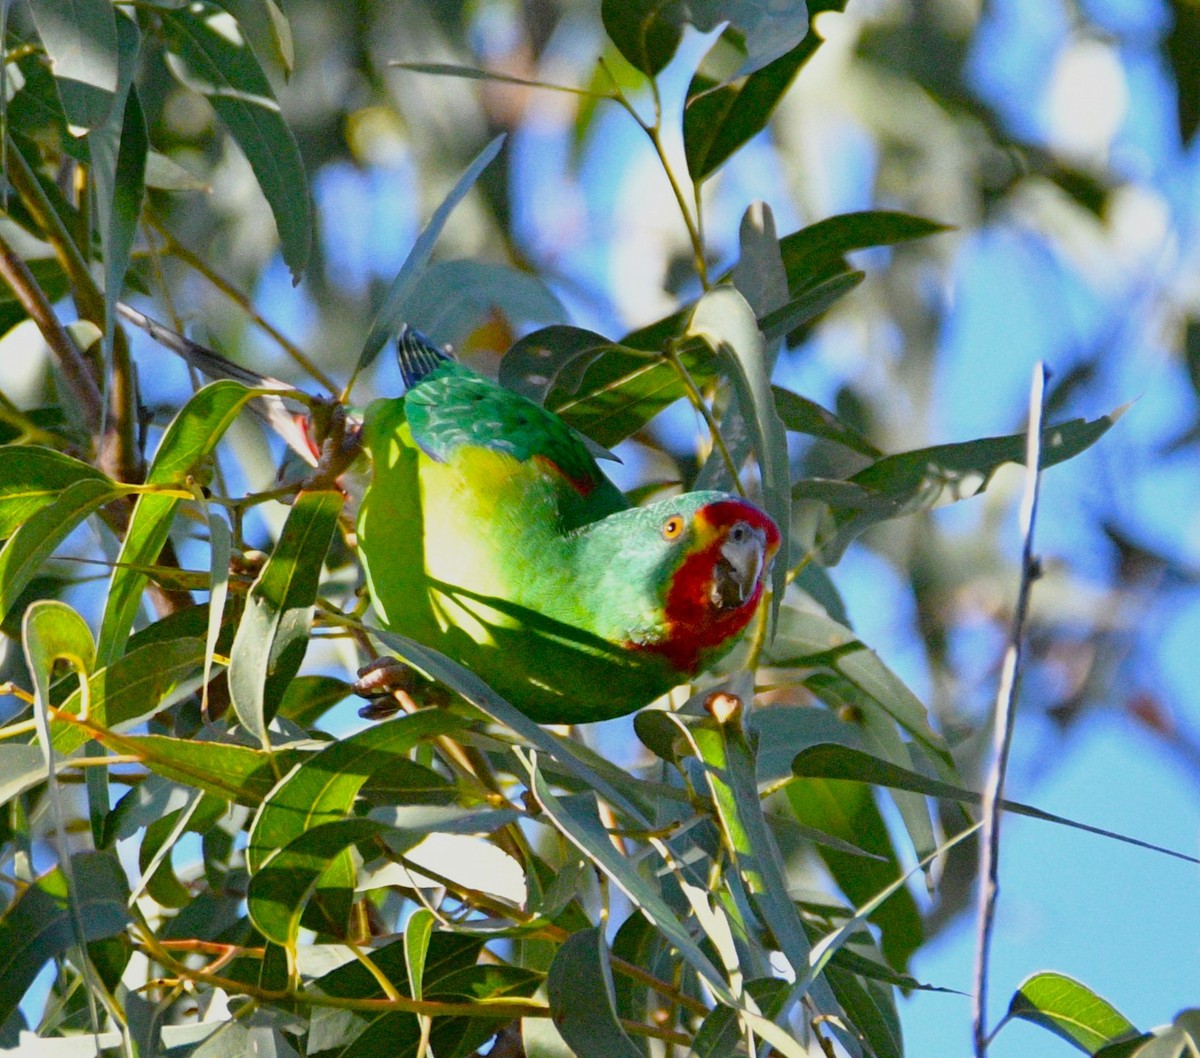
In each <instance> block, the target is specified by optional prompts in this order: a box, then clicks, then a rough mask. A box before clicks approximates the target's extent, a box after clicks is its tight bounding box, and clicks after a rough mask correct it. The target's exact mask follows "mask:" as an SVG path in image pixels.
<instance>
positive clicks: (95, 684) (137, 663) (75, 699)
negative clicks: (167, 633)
mask: <svg viewBox="0 0 1200 1058" xmlns="http://www.w3.org/2000/svg"><path fill="white" fill-rule="evenodd" d="M203 665H204V642H203V640H199V639H175V640H171V641H169V642H166V643H152V644H148V645H146V646H143V647H141V648H139V649H138V650H133V651H130V652H129V653H128V654H125V655H123V656H122V657H120V658H118V659H117V660H116V661H114V662H113V663H112V664H111V665H109V666H107V667H105V668H102V669H99V670H98V671H96V672H94V673H92V674H91V676H89V677H88V699H87V716H88V719H89V720H90V721H91V722H92V723H94V724H99V725H101V726H102V727H107V728H114V729H117V730H119V729H120V728H122V727H125V726H129V725H132V724H135V723H138V722H140V721H142V720H145V719H146V718H147V717H150V716H153V715H154V714H155V713H156V712H159V711H160V710H162V709H165V708H166V707H167V706H169V705H173V704H174V703H175V702H177V701H179V700H180V699H181V698H183V697H184V696H185V695H188V694H191V693H192V692H193V691H194V690H195V689H196V688H197V687H198V686H199V684H200V678H201V673H202V670H203ZM82 697H83V696H82V692H81V691H79V690H76V691H75V692H74V693H72V694H71V696H70V697H69V698H67V700H66V701H65V702H63V703H62V705H60V706H59V709H60V710H61V711H62V712H64V713H74V714H78V713H79V712H80V709H81V706H82ZM90 737H91V735H90V733H89V731H88V730H87V729H86V728H83V727H81V726H79V725H77V724H72V723H69V722H68V723H59V724H56V725H55V726H54V748H55V749H56V750H57V751H58V752H59V753H62V754H64V755H65V754H68V753H71V752H73V751H74V750H76V749H78V748H79V747H80V746H82V745H83V744H84V743H85V742H86V741H87V740H88V739H89V738H90Z"/></svg>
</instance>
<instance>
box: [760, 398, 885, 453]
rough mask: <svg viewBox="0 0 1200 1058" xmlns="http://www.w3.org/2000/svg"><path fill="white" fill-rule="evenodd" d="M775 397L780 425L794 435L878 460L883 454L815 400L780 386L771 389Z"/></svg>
mask: <svg viewBox="0 0 1200 1058" xmlns="http://www.w3.org/2000/svg"><path fill="white" fill-rule="evenodd" d="M771 392H772V393H773V394H774V396H775V410H776V412H778V414H779V418H780V419H781V420H782V421H783V425H784V426H785V427H786V428H787V429H788V430H790V431H792V432H793V433H802V434H807V435H808V436H810V437H819V438H821V439H822V440H824V441H832V442H833V443H834V444H839V445H841V446H842V447H844V448H849V449H850V450H851V451H853V452H858V453H859V454H860V455H864V456H868V457H870V458H871V459H878V458H879V457H880V456H882V455H883V453H882V452H880V451H879V449H878V448H876V447H875V446H874V445H873V444H871V442H870V441H868V440H867V439H866V438H865V437H863V435H862V434H860V433H859V432H858V431H857V430H856V429H855V428H854V427H853V426H851V425H850V424H849V423H846V422H843V421H842V420H841V419H839V418H838V417H837V416H836V415H834V414H833V412H831V411H827V410H826V409H825V408H822V407H821V405H819V404H818V403H817V402H816V401H812V400H809V399H808V398H807V397H802V396H800V395H799V394H797V393H793V392H792V391H791V390H788V389H783V388H782V387H780V386H772V387H771Z"/></svg>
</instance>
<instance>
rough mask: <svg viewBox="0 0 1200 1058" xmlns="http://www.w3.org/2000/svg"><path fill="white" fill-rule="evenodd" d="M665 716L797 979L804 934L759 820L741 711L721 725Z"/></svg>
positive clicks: (803, 961)
mask: <svg viewBox="0 0 1200 1058" xmlns="http://www.w3.org/2000/svg"><path fill="white" fill-rule="evenodd" d="M670 716H671V718H672V719H673V720H674V722H675V723H676V724H677V725H678V727H679V728H680V730H681V731H683V732H684V733H685V734H686V736H687V737H688V739H689V740H690V741H691V742H692V744H693V746H694V747H695V750H696V755H697V756H698V757H699V758H700V759H701V760H702V761H703V762H704V777H705V779H706V780H707V782H708V787H709V790H710V792H711V793H712V799H713V804H714V805H715V806H716V809H717V819H718V821H719V822H720V825H721V830H722V833H723V834H724V837H725V844H726V847H727V848H728V849H729V851H730V853H731V854H732V856H733V859H734V862H735V864H736V865H737V869H738V873H739V874H740V875H741V877H742V880H743V882H744V883H745V886H746V889H747V891H748V892H749V893H750V899H751V901H752V903H753V905H754V909H755V911H756V912H757V914H758V917H759V919H760V921H761V922H762V923H763V924H764V925H766V926H767V928H768V929H770V930H771V933H772V934H773V935H774V938H775V943H776V944H777V945H778V946H779V950H780V951H781V952H782V953H783V956H784V958H786V959H787V960H788V962H789V963H790V964H791V966H792V970H793V972H794V974H795V976H796V977H800V976H802V975H803V973H804V970H805V968H806V966H807V964H808V956H809V943H808V935H807V934H806V933H805V932H804V926H803V924H802V923H801V921H800V916H799V914H798V912H797V911H796V905H795V904H793V903H792V901H791V900H790V899H789V898H788V895H787V892H788V883H787V874H786V873H785V871H784V869H783V859H782V856H781V854H780V852H779V847H778V845H777V844H776V842H775V837H774V835H773V834H772V833H771V830H770V828H769V827H768V826H767V822H766V819H765V818H764V816H763V811H762V803H761V802H760V801H759V799H758V784H757V782H756V778H755V762H754V754H753V752H752V751H751V749H750V746H749V744H748V743H747V741H746V736H745V733H744V732H743V731H742V726H741V715H740V710H739V711H738V712H737V713H735V715H733V716H732V717H730V718H729V719H728V720H726V721H725V722H724V723H718V722H716V721H714V720H710V719H707V718H705V719H704V720H701V721H700V722H699V723H687V722H686V721H685V719H684V718H683V717H682V716H680V715H679V714H677V713H672V714H670Z"/></svg>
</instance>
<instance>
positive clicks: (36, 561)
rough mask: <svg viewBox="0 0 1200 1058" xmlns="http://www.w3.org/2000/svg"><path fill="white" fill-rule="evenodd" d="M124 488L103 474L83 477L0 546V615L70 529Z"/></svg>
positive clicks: (123, 490) (9, 606)
mask: <svg viewBox="0 0 1200 1058" xmlns="http://www.w3.org/2000/svg"><path fill="white" fill-rule="evenodd" d="M125 491H126V490H125V489H124V488H123V487H122V486H120V485H117V484H116V483H114V482H112V481H110V480H109V479H108V478H106V477H104V476H103V475H101V476H100V477H98V478H93V477H85V478H82V479H81V480H79V481H76V482H74V483H73V484H71V485H68V486H67V487H66V488H65V489H64V490H63V491H62V493H61V494H60V495H59V497H58V498H57V499H56V500H55V501H54V502H53V503H51V504H50V505H49V506H46V507H42V508H41V510H39V511H38V512H37V513H36V514H34V515H33V516H32V517H31V518H30V519H29V520H28V521H27V522H25V523H24V524H23V525H21V526H20V527H19V528H18V529H17V530H16V532H14V533H13V534H12V536H10V537H9V538H8V540H7V542H6V543H5V544H4V547H3V548H0V617H4V616H7V615H8V612H9V610H11V609H12V607H13V605H14V604H15V603H16V602H17V600H18V599H19V598H20V596H21V592H23V591H24V590H25V587H26V585H28V584H29V582H30V581H31V580H32V579H33V578H34V576H35V575H36V574H37V573H38V572H39V570H40V569H41V568H42V565H43V564H44V563H45V561H46V560H47V559H48V558H49V557H50V556H51V555H52V554H53V553H54V551H55V549H56V548H57V547H58V545H59V544H61V543H62V542H63V541H64V540H65V539H66V538H67V536H68V535H69V534H70V532H71V530H72V529H74V528H75V527H76V526H77V525H79V523H80V522H82V521H83V520H84V519H85V518H86V517H87V516H88V515H89V514H92V513H93V512H95V511H97V510H99V509H100V508H101V507H103V506H104V505H105V504H106V503H110V502H111V501H112V500H115V499H116V498H117V497H118V496H120V495H122V494H123V493H124V492H125Z"/></svg>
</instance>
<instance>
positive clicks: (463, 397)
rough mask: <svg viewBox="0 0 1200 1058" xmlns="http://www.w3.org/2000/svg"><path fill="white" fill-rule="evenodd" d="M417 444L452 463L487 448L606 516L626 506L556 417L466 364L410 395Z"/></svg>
mask: <svg viewBox="0 0 1200 1058" xmlns="http://www.w3.org/2000/svg"><path fill="white" fill-rule="evenodd" d="M404 403H405V411H406V414H407V418H408V424H409V427H410V428H411V430H412V438H413V441H414V442H415V443H416V444H417V446H418V447H419V448H420V449H421V450H422V451H423V452H424V453H425V454H426V455H428V456H429V457H430V458H431V459H436V460H437V461H438V462H440V463H445V462H448V461H450V460H452V459H454V458H455V456H456V455H457V454H458V453H459V452H460V451H461V450H463V449H466V448H485V449H489V450H491V451H493V452H499V453H502V454H504V455H508V456H511V457H512V458H514V459H516V460H519V461H520V462H522V463H527V464H530V465H531V468H536V470H537V472H539V473H541V474H544V475H545V476H547V477H548V478H551V479H554V480H555V483H556V484H557V483H561V484H565V485H568V486H570V488H571V489H572V490H574V492H576V493H577V494H578V495H579V496H581V497H584V498H585V499H586V500H587V501H588V502H589V505H593V504H594V505H595V508H596V509H595V510H594V511H593V514H594V515H595V516H598V517H600V516H603V515H604V514H607V513H611V511H613V510H621V509H623V508H624V507H625V506H626V503H625V501H624V499H623V498H622V497H621V493H620V492H619V491H618V489H617V488H616V486H615V485H613V484H612V482H610V481H609V480H608V478H606V477H605V476H604V474H603V472H602V471H601V470H600V467H599V466H598V465H597V464H596V459H595V457H594V456H593V455H592V453H591V452H590V451H589V450H588V447H587V445H586V444H585V443H584V441H583V438H582V437H581V436H580V435H579V434H578V433H577V432H576V431H575V430H573V429H572V428H571V427H570V426H568V425H567V424H566V423H565V422H563V420H562V419H560V418H559V417H558V416H557V415H555V414H554V413H553V412H549V411H547V410H546V409H545V408H543V407H541V406H540V405H538V404H535V403H534V402H533V401H531V400H529V399H527V398H525V397H522V396H520V395H519V394H517V393H513V392H512V391H511V390H507V389H505V388H504V387H503V386H500V385H498V384H497V383H495V382H492V381H491V380H490V379H486V378H484V377H483V376H481V375H477V374H476V373H475V372H474V371H472V370H470V369H469V368H467V367H464V366H462V365H461V364H458V363H455V362H452V361H448V362H446V363H443V364H441V365H439V367H438V368H437V370H435V371H433V372H432V373H430V374H429V375H427V376H426V377H425V378H423V379H422V380H421V381H420V383H419V384H418V385H416V386H414V387H413V388H412V389H411V390H409V392H408V393H407V394H406V395H405V398H404Z"/></svg>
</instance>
